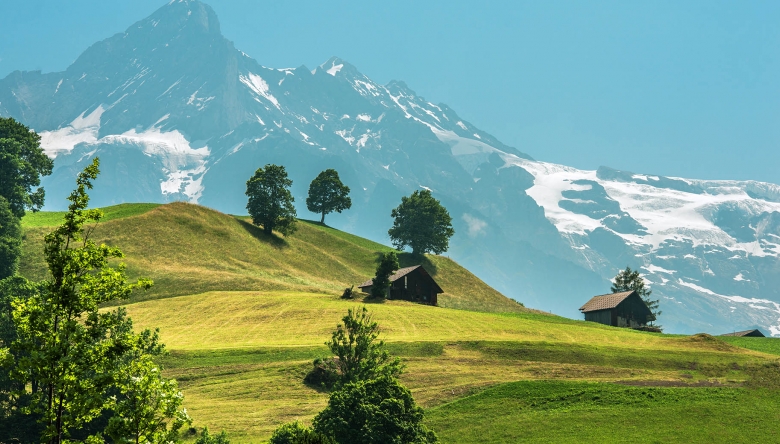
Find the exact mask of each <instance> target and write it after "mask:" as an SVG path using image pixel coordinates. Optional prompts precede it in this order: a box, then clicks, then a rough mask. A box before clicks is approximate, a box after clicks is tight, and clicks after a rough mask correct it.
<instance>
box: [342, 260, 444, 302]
mask: <svg viewBox="0 0 780 444" xmlns="http://www.w3.org/2000/svg"><path fill="white" fill-rule="evenodd" d="M373 284H374V281H373V280H368V281H366V282H363V283H362V284H360V285H358V288H359V289H360V290H361V291H363V292H364V293H370V292H371V286H372V285H373ZM439 293H444V290H442V289H441V287H439V284H437V283H436V281H435V280H433V278H432V277H431V275H430V274H428V272H427V271H426V270H425V268H423V266H422V265H415V266H414V267H406V268H402V269H400V270H398V271H396V272H395V273H393V275H392V276H390V292H389V294H388V299H404V300H407V301H414V302H421V303H424V304H430V305H436V304H437V302H438V296H439Z"/></svg>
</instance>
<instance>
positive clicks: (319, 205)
mask: <svg viewBox="0 0 780 444" xmlns="http://www.w3.org/2000/svg"><path fill="white" fill-rule="evenodd" d="M351 207H352V199H350V198H349V187H348V186H346V185H344V184H343V183H341V179H339V173H338V172H337V171H336V170H334V169H327V170H325V171H323V172H321V173H320V174H319V175H317V177H316V178H315V179H314V180H312V181H311V184H310V185H309V197H307V198H306V208H308V209H309V211H311V212H312V213H317V214H322V219H321V220H320V223H323V224H324V223H325V215H326V214H329V213H332V212H334V211H336V212H338V213H341V212H342V211H344V210H348V209H350V208H351Z"/></svg>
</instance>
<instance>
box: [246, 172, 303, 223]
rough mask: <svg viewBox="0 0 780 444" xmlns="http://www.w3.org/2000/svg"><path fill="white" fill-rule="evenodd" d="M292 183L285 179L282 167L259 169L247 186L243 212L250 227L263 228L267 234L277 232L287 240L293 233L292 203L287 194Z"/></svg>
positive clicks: (289, 194) (293, 200) (294, 214)
mask: <svg viewBox="0 0 780 444" xmlns="http://www.w3.org/2000/svg"><path fill="white" fill-rule="evenodd" d="M291 185H292V180H290V179H288V178H287V171H285V169H284V167H283V166H279V165H271V164H269V165H266V166H265V167H264V168H258V169H257V171H255V175H254V176H252V177H251V178H250V179H249V180H248V181H247V182H246V195H247V196H249V202H248V203H247V205H246V209H247V210H249V215H250V216H252V223H253V224H255V225H258V226H260V225H262V226H263V231H265V233H266V234H271V232H272V231H273V230H276V231H278V232H280V233H282V234H283V235H285V236H287V235H289V234H292V233H293V232H294V231H295V223H296V220H295V217H296V213H295V207H294V206H293V202H295V199H294V198H293V196H292V193H290V186H291Z"/></svg>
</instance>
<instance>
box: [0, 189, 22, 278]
mask: <svg viewBox="0 0 780 444" xmlns="http://www.w3.org/2000/svg"><path fill="white" fill-rule="evenodd" d="M1 180H2V179H0V181H1ZM21 254H22V227H21V224H20V222H19V218H18V217H16V216H15V215H14V214H13V211H12V210H11V206H10V205H9V204H8V201H7V200H6V199H5V198H4V197H3V196H0V279H5V278H7V277H9V276H12V275H13V274H14V273H16V268H17V267H18V265H19V256H21Z"/></svg>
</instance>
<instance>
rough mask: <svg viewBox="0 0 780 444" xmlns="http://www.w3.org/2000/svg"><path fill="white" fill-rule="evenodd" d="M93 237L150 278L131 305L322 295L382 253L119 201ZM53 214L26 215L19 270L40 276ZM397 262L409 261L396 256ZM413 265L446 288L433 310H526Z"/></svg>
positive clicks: (338, 234) (312, 232)
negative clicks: (231, 295) (229, 296)
mask: <svg viewBox="0 0 780 444" xmlns="http://www.w3.org/2000/svg"><path fill="white" fill-rule="evenodd" d="M105 213H106V218H105V219H104V221H102V222H101V223H99V224H98V225H97V226H96V228H95V230H94V233H93V237H94V238H95V239H96V240H98V241H101V242H106V243H107V244H109V245H113V246H117V247H119V248H121V249H122V251H123V252H124V253H125V255H126V258H125V259H124V262H125V263H126V264H127V267H128V273H129V274H130V275H131V276H144V277H148V278H151V279H153V280H154V282H155V285H154V287H153V288H152V290H150V291H148V292H146V293H142V294H138V295H136V299H135V300H141V299H156V298H164V297H171V296H179V295H188V294H196V293H203V292H206V291H214V290H231V291H232V290H260V291H279V290H283V291H293V292H301V291H302V292H327V293H330V294H341V292H342V291H343V290H344V288H345V287H349V286H350V285H353V284H359V283H361V282H363V281H365V280H366V279H368V278H370V277H371V276H372V275H373V274H374V271H375V268H376V260H377V257H378V253H379V252H383V251H390V250H391V248H390V247H387V246H384V245H381V244H378V243H375V242H371V241H369V240H367V239H363V238H360V237H357V236H353V235H351V234H348V233H344V232H342V231H339V230H335V229H333V228H329V227H326V226H323V225H320V224H318V223H314V222H307V221H301V222H300V223H299V224H298V227H299V228H298V231H297V232H296V233H295V234H293V235H291V236H289V237H286V238H281V237H277V236H275V235H274V236H267V235H265V234H264V233H263V232H262V230H261V229H259V228H257V227H255V226H254V225H252V224H251V223H249V222H248V221H247V220H246V218H241V217H234V216H229V215H225V214H222V213H220V212H217V211H214V210H211V209H208V208H205V207H201V206H196V205H190V204H186V203H172V204H168V205H162V206H157V205H154V204H126V205H119V206H116V207H108V208H106V209H105ZM61 217H62V213H45V212H42V213H36V214H31V215H29V216H26V217H25V219H24V225H25V237H26V240H25V243H24V253H23V256H22V261H21V273H22V274H23V275H25V276H28V277H30V278H34V279H41V278H43V277H44V276H45V272H46V268H45V264H44V262H43V255H42V251H43V238H44V236H45V235H46V234H47V233H48V232H49V231H51V226H53V225H56V224H57V223H59V221H60V219H61ZM400 262H401V265H402V266H409V265H412V264H415V263H418V262H415V259H414V258H412V257H411V256H410V255H408V254H401V255H400ZM423 265H424V266H425V267H426V269H427V270H428V271H429V272H430V273H431V275H433V276H434V278H435V279H436V280H437V281H438V282H439V284H440V285H441V286H442V288H444V289H445V290H446V293H444V294H443V295H440V297H439V305H440V306H443V307H454V308H462V309H467V310H483V311H515V312H520V311H526V310H524V309H523V307H522V306H521V305H520V304H518V303H516V302H514V301H513V300H511V299H509V298H507V297H505V296H503V295H502V294H500V293H498V292H497V291H495V290H494V289H493V288H491V287H490V286H488V285H487V284H485V283H484V282H482V281H481V280H480V279H479V278H477V277H476V276H474V275H473V274H471V273H469V272H468V271H467V270H465V269H464V268H462V267H460V266H459V265H458V264H457V263H455V262H454V261H452V260H451V259H448V258H445V257H441V256H433V255H429V256H426V257H425V258H424V259H423Z"/></svg>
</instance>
